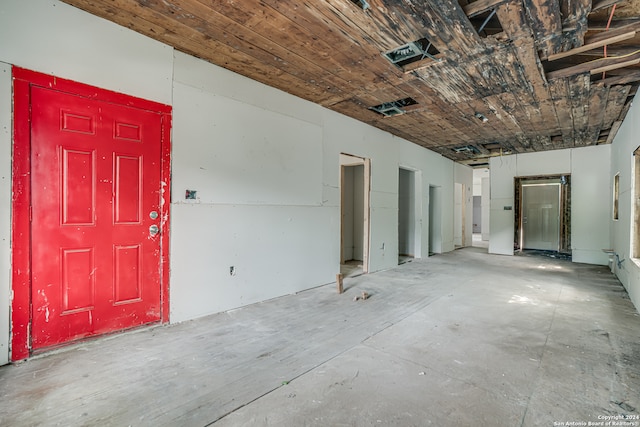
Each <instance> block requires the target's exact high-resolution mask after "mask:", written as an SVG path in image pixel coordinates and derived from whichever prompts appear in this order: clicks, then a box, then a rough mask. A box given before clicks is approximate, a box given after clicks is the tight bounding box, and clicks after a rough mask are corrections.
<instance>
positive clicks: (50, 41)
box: [0, 0, 454, 363]
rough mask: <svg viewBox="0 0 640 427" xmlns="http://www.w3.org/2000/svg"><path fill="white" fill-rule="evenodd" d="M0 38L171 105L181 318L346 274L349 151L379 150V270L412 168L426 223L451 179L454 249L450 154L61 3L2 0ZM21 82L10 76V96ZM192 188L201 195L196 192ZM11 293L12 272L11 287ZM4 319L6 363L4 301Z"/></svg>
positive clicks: (374, 208) (2, 159) (3, 169)
mask: <svg viewBox="0 0 640 427" xmlns="http://www.w3.org/2000/svg"><path fill="white" fill-rule="evenodd" d="M0 38H2V40H7V41H10V42H7V43H2V44H0V61H4V62H6V63H8V64H15V65H18V66H21V67H25V68H29V69H33V70H35V71H40V72H44V73H49V74H54V75H57V76H59V77H62V78H67V79H71V80H76V81H79V82H82V83H87V84H91V85H95V86H98V87H101V88H105V89H109V90H114V91H118V92H122V93H125V94H128V95H133V96H138V97H141V98H145V99H149V100H152V101H157V102H162V103H166V104H170V105H172V106H173V114H174V116H173V117H174V121H173V129H172V174H173V181H172V191H173V193H172V207H171V214H172V216H171V247H170V263H171V266H170V269H171V276H170V311H171V321H172V322H178V321H182V320H187V319H193V318H196V317H199V316H203V315H206V314H210V313H216V312H220V311H224V310H228V309H231V308H235V307H239V306H242V305H246V304H250V303H254V302H258V301H262V300H265V299H268V298H273V297H277V296H279V295H283V294H287V293H291V292H297V291H300V290H303V289H308V288H310V287H314V286H317V285H321V284H324V283H328V282H332V281H334V279H335V274H336V273H337V272H338V271H339V261H340V260H339V256H340V212H339V206H340V192H339V176H340V175H339V164H340V163H339V156H340V153H349V154H353V155H356V156H360V157H364V158H369V159H371V185H372V189H371V236H370V241H371V245H370V265H369V268H370V271H377V270H381V269H386V268H391V267H393V266H395V265H396V264H397V253H398V247H397V241H398V222H397V221H398V216H397V202H398V194H397V191H398V190H397V189H398V168H399V166H400V165H406V166H411V167H412V168H414V169H415V170H416V171H417V172H419V176H420V177H421V178H420V179H421V182H420V183H419V184H420V185H418V187H419V188H420V189H422V190H421V191H422V193H423V196H424V197H423V198H422V212H423V218H422V220H423V222H424V223H425V224H426V223H427V222H428V212H429V211H428V197H427V195H428V189H429V185H436V186H438V187H439V189H440V190H441V192H440V195H441V197H440V199H441V200H440V202H441V225H442V228H441V229H439V230H438V232H439V233H440V234H441V235H442V250H443V251H450V250H453V182H454V164H453V162H451V161H450V160H447V159H444V158H443V157H442V156H440V155H439V154H436V153H434V152H431V151H428V150H425V149H423V148H421V147H419V146H417V145H415V144H411V143H409V142H407V141H404V140H402V139H400V138H397V137H394V136H392V135H390V134H389V133H387V132H384V131H381V130H378V129H375V128H372V127H370V126H368V125H365V124H363V123H360V122H357V121H355V120H353V119H351V118H348V117H345V116H342V115H340V114H337V113H334V112H331V111H329V110H327V109H324V108H322V107H320V106H317V105H314V104H311V103H309V102H307V101H304V100H302V99H299V98H295V97H293V96H291V95H288V94H286V93H284V92H282V91H279V90H275V89H272V88H269V87H267V86H264V85H262V84H260V83H257V82H253V81H251V80H248V79H246V78H244V77H241V76H239V75H237V74H234V73H231V72H229V71H227V70H224V69H222V68H220V67H216V66H213V65H211V64H208V63H206V62H204V61H201V60H198V59H196V58H192V57H189V56H188V55H185V54H182V53H179V52H174V51H173V49H172V48H170V47H168V46H166V45H163V44H161V43H158V42H155V41H153V40H151V39H148V38H146V37H144V36H142V35H140V34H137V33H135V32H133V31H130V30H128V29H126V28H123V27H119V26H117V25H115V24H112V23H110V22H107V21H105V20H102V19H99V18H96V17H94V16H91V15H89V14H87V13H85V12H82V11H80V10H78V9H75V8H73V7H71V6H68V5H66V4H64V3H60V2H58V1H55V0H33V1H28V2H26V1H21V0H5V1H3V2H2V3H1V4H0ZM6 70H8V68H7V66H3V68H0V72H4V73H5V74H6ZM9 90H10V79H9V78H8V77H6V76H4V77H0V99H1V100H2V101H0V102H5V104H6V102H8V100H9V99H10V96H9V95H8V93H9V92H8V91H9ZM9 111H10V109H9V108H8V107H7V106H6V105H5V108H0V124H1V125H2V126H3V128H2V129H0V130H1V132H0V150H2V151H0V200H6V201H7V203H3V204H2V205H0V275H7V274H8V273H7V270H8V267H9V266H8V262H9V261H10V259H9V252H8V251H9V247H8V243H7V242H6V240H5V239H6V238H7V237H5V236H9V234H10V225H9V224H8V215H9V213H10V208H9V207H8V206H9V198H10V189H9V187H7V184H6V181H4V180H6V179H9V178H8V177H9V176H10V162H9V160H8V159H10V155H9V154H8V153H9V151H7V150H10V145H11V144H10V139H9V137H8V134H7V130H6V129H10V124H9V125H8V127H4V126H5V123H7V122H8V120H9V119H10V116H9V114H10V113H9ZM3 153H4V154H3ZM3 177H4V178H3ZM186 189H190V190H196V191H198V197H199V199H197V200H196V201H195V202H187V201H185V200H184V191H185V190H186ZM428 230H429V227H427V226H425V227H422V231H421V232H420V233H419V237H420V238H421V242H422V243H421V244H422V248H423V253H424V254H426V253H427V248H428V241H429V239H428V237H429V235H428V233H429V231H428ZM231 266H234V268H235V270H234V272H235V274H234V275H231V274H230V270H229V269H230V267H231ZM3 272H4V273H3ZM8 291H9V283H8V280H2V279H1V276H0V298H2V295H3V294H4V295H5V297H6V295H7V292H8ZM0 300H4V301H7V299H6V298H3V299H0ZM0 317H1V318H0V363H3V362H4V361H5V360H4V359H3V357H5V356H3V355H2V354H5V353H6V350H3V349H2V347H1V346H2V345H5V344H6V343H7V342H8V324H7V323H4V324H3V323H2V322H3V321H4V322H7V321H8V312H7V307H6V305H5V306H4V308H3V307H2V305H1V304H0Z"/></svg>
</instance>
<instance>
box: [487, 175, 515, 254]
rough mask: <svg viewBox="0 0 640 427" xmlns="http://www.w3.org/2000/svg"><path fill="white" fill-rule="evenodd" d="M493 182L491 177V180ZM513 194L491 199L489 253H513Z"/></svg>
mask: <svg viewBox="0 0 640 427" xmlns="http://www.w3.org/2000/svg"><path fill="white" fill-rule="evenodd" d="M491 183H492V184H493V179H492V180H491ZM505 206H506V207H508V206H512V207H513V196H512V197H505V198H502V199H497V198H492V199H491V212H490V213H489V215H490V224H491V225H490V226H489V227H490V228H491V235H490V238H489V253H490V254H499V255H513V222H514V217H513V215H514V213H513V209H510V210H505V209H504V208H505Z"/></svg>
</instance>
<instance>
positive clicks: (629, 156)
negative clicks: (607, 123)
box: [606, 103, 640, 311]
mask: <svg viewBox="0 0 640 427" xmlns="http://www.w3.org/2000/svg"><path fill="white" fill-rule="evenodd" d="M638 135H640V104H638V103H634V104H633V105H632V106H631V109H630V110H629V113H627V118H626V119H625V121H624V123H623V124H622V126H621V127H620V129H619V131H618V134H617V135H616V137H615V139H614V140H613V144H612V145H611V170H610V172H609V176H608V179H607V180H606V183H607V185H608V187H609V196H608V197H609V198H608V200H609V203H608V204H607V208H608V219H609V226H610V227H609V228H610V230H611V248H612V249H613V251H614V252H615V254H617V255H618V258H619V259H620V260H623V261H622V262H621V263H620V266H618V263H617V260H616V259H615V256H614V260H613V263H612V268H613V272H614V273H615V274H616V275H617V276H618V278H619V279H620V281H621V282H622V284H623V285H624V287H625V288H626V289H627V292H628V293H629V296H630V298H631V300H632V301H633V303H634V305H635V306H636V309H638V310H639V311H640V260H638V259H634V258H633V252H632V247H633V239H632V236H633V235H634V234H635V235H639V236H640V230H639V229H638V227H636V226H635V225H634V224H633V223H634V209H635V208H634V207H633V204H634V203H633V200H634V197H635V192H636V189H635V183H634V178H635V174H638V173H640V171H638V170H635V171H634V169H635V168H634V163H635V161H634V156H633V153H634V151H635V150H636V149H638V147H639V146H640V139H638ZM617 173H619V174H620V181H619V196H618V220H613V218H612V215H611V212H612V208H611V205H612V203H611V201H612V193H611V188H612V186H613V177H614V175H616V174H617ZM639 238H640V237H639Z"/></svg>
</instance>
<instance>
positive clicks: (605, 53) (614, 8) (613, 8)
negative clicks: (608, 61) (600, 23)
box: [602, 4, 617, 80]
mask: <svg viewBox="0 0 640 427" xmlns="http://www.w3.org/2000/svg"><path fill="white" fill-rule="evenodd" d="M616 6H617V4H614V5H613V7H612V8H611V13H610V14H609V20H608V21H607V28H605V31H609V26H610V25H611V20H612V19H613V14H614V13H615V11H616ZM604 57H605V58H606V57H607V45H606V44H605V45H604ZM606 74H607V72H606V71H603V72H602V79H603V80H604V78H605V76H606Z"/></svg>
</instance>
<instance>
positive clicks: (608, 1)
mask: <svg viewBox="0 0 640 427" xmlns="http://www.w3.org/2000/svg"><path fill="white" fill-rule="evenodd" d="M623 1H624V0H595V1H594V2H593V3H592V5H591V13H593V12H597V11H598V10H601V9H606V8H608V7H611V6H613V5H614V4H618V3H622V2H623Z"/></svg>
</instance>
